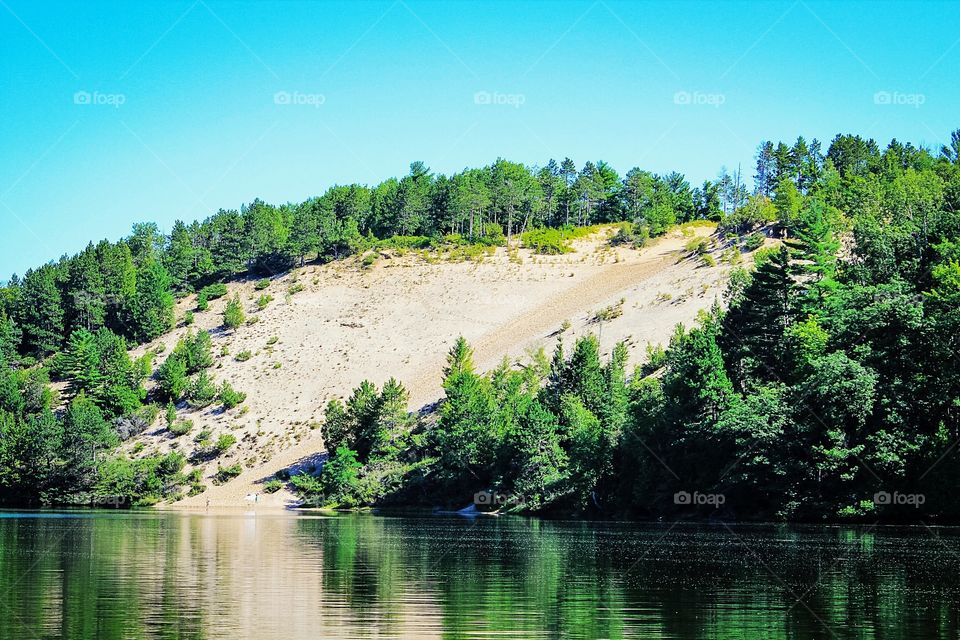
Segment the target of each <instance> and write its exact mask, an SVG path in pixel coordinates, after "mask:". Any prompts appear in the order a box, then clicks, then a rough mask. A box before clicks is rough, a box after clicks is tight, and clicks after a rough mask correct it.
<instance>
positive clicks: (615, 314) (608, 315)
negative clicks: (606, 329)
mask: <svg viewBox="0 0 960 640" xmlns="http://www.w3.org/2000/svg"><path fill="white" fill-rule="evenodd" d="M624 302H626V300H625V299H624V298H620V300H618V301H617V302H616V303H614V304H612V305H610V306H609V307H604V308H603V309H600V310H599V311H597V312H596V313H595V314H593V318H592V320H593V322H609V321H610V320H614V319H616V318H619V317H620V316H622V315H623V304H624Z"/></svg>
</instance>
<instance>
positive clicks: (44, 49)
mask: <svg viewBox="0 0 960 640" xmlns="http://www.w3.org/2000/svg"><path fill="white" fill-rule="evenodd" d="M957 24H960V3H951V2H943V3H925V2H904V3H896V2H864V3H856V2H837V3H834V2H829V3H824V2H814V1H810V0H797V1H788V2H742V3H736V2H716V3H710V2H693V1H687V2H673V3H670V2H616V1H614V0H597V1H592V0H587V1H586V2H548V1H546V0H541V1H537V2H516V1H514V2H491V1H485V2H477V3H467V2H421V1H417V0H395V1H394V0H387V1H386V2H372V1H370V2H357V1H354V2H344V3H338V2H253V1H242V2H219V1H216V0H186V1H183V2H179V1H176V2H174V1H169V2H166V1H164V2H149V3H133V2H96V1H92V2H72V1H71V2H64V3H52V2H44V1H42V0H40V1H38V0H0V149H2V151H0V280H4V279H6V278H7V277H9V275H10V274H12V273H20V274H22V273H23V272H24V271H25V270H26V269H27V268H29V267H35V266H38V265H40V264H42V263H44V262H46V261H48V260H52V259H56V258H58V257H59V256H60V255H62V254H64V253H74V252H76V251H79V250H81V249H82V248H83V247H84V246H85V245H86V244H87V242H88V241H90V240H99V239H102V238H108V239H110V240H117V239H119V238H121V237H123V236H124V235H126V234H128V233H129V230H130V228H131V225H132V224H133V223H134V222H138V221H154V222H157V223H158V224H159V226H160V228H161V229H162V230H164V231H168V230H169V229H170V227H171V226H172V224H173V222H174V220H177V219H183V220H187V221H192V220H195V219H203V218H205V217H206V216H208V215H210V214H212V213H214V212H215V211H216V210H217V209H220V208H224V209H231V208H239V207H240V205H241V204H242V203H245V202H250V201H251V200H253V199H254V198H257V197H259V198H262V199H264V200H266V201H268V202H274V203H282V202H288V201H289V202H296V201H301V200H304V199H306V198H308V197H311V196H315V195H319V194H321V193H323V191H325V190H326V189H327V187H329V186H330V185H333V184H345V183H352V182H360V183H366V184H375V183H376V182H379V181H380V180H383V179H385V178H388V177H390V176H402V175H404V174H405V173H406V172H407V171H408V168H409V164H410V162H411V161H414V160H422V161H423V162H425V163H426V164H427V166H429V167H430V168H431V169H432V171H433V172H435V173H447V174H449V173H452V172H455V171H459V170H461V169H463V168H464V167H468V166H471V167H472V166H482V165H485V164H488V163H490V162H493V161H494V160H496V159H497V158H498V157H504V158H508V159H510V160H514V161H518V162H523V163H525V164H528V165H543V164H545V163H546V162H547V160H549V159H550V158H557V159H558V160H559V159H563V158H564V157H570V158H572V159H573V160H574V161H575V162H576V163H577V165H578V166H582V165H583V164H584V163H585V162H586V161H588V160H593V161H596V160H605V161H607V162H608V163H610V164H611V165H612V166H613V167H614V168H616V169H617V170H618V171H620V172H621V174H623V173H626V171H627V170H629V169H630V168H632V167H635V166H639V167H641V168H644V169H648V170H651V171H655V172H669V171H673V170H677V171H680V172H682V173H684V174H686V175H687V177H688V178H689V180H690V181H691V183H693V184H699V183H700V182H702V181H703V180H704V179H708V178H714V177H715V176H716V175H717V173H718V172H719V170H720V168H721V166H726V167H728V168H730V169H733V170H735V169H736V167H737V165H738V164H739V165H742V166H743V172H744V175H745V176H751V175H752V168H753V166H752V165H753V157H754V153H755V150H756V147H757V145H758V143H759V142H760V141H761V140H765V139H769V140H775V141H779V140H786V141H792V140H795V139H796V137H797V136H798V135H803V136H805V137H806V138H807V140H808V141H809V140H810V139H812V138H818V139H820V140H821V141H822V142H823V144H824V149H826V147H827V145H828V144H829V141H830V139H832V138H833V136H834V135H835V134H836V133H839V132H844V133H858V134H861V135H865V136H869V137H873V138H875V139H877V140H878V141H879V142H881V144H884V145H885V144H886V143H887V142H888V141H889V140H890V139H891V138H897V139H899V140H901V141H912V142H914V143H915V144H925V145H930V146H932V147H934V148H939V146H940V144H942V143H943V142H945V141H946V140H947V139H948V138H949V133H950V131H952V130H953V129H956V128H958V127H960V117H958V112H957V110H956V108H955V107H956V105H957V104H958V103H960V100H958V98H960V83H958V82H957V80H958V77H957V73H956V69H957V68H958V65H960V34H958V32H957V29H956V25H957Z"/></svg>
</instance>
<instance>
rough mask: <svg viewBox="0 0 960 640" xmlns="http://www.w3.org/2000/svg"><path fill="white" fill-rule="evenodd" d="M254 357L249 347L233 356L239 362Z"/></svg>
mask: <svg viewBox="0 0 960 640" xmlns="http://www.w3.org/2000/svg"><path fill="white" fill-rule="evenodd" d="M252 357H253V354H252V353H250V350H249V349H244V350H243V351H241V352H240V353H238V354H237V355H235V356H234V357H233V359H234V360H236V361H237V362H246V361H247V360H249V359H250V358H252Z"/></svg>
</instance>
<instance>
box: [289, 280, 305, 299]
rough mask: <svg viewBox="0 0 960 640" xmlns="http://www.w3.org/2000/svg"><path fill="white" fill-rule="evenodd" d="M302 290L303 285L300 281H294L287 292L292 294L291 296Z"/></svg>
mask: <svg viewBox="0 0 960 640" xmlns="http://www.w3.org/2000/svg"><path fill="white" fill-rule="evenodd" d="M301 291H303V285H302V284H301V283H299V282H294V283H293V284H291V285H290V287H289V288H288V289H287V293H288V294H290V295H291V296H292V295H294V294H297V293H300V292H301Z"/></svg>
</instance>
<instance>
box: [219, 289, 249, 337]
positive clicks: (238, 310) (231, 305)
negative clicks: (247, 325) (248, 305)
mask: <svg viewBox="0 0 960 640" xmlns="http://www.w3.org/2000/svg"><path fill="white" fill-rule="evenodd" d="M244 320H246V316H245V314H244V313H243V304H242V303H241V302H240V296H239V295H238V294H234V296H233V298H231V299H230V301H229V302H227V306H226V308H224V310H223V326H225V327H226V328H227V329H236V328H237V327H239V326H240V325H242V324H243V322H244Z"/></svg>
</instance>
